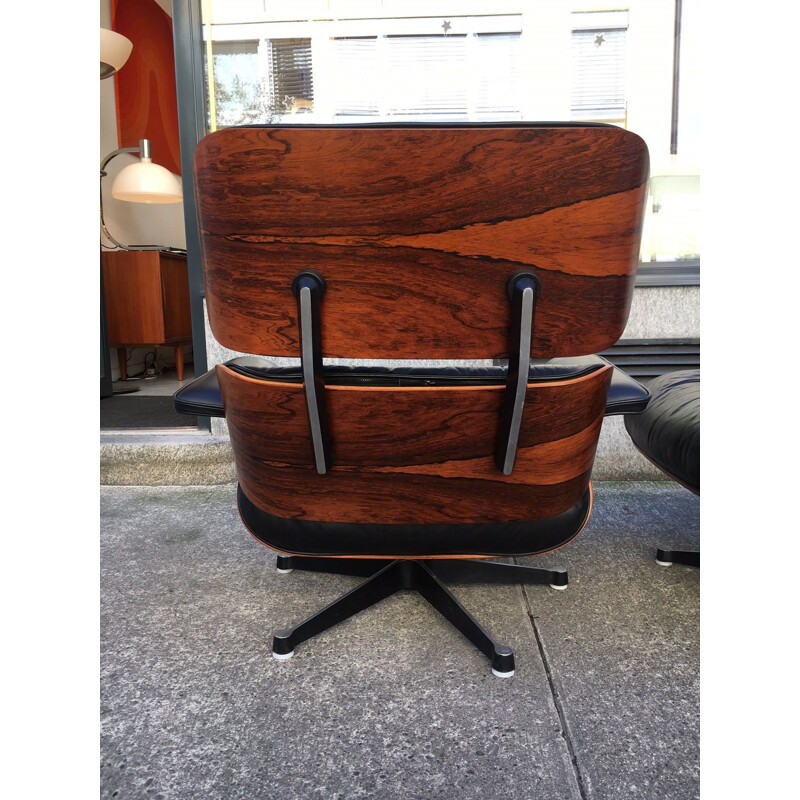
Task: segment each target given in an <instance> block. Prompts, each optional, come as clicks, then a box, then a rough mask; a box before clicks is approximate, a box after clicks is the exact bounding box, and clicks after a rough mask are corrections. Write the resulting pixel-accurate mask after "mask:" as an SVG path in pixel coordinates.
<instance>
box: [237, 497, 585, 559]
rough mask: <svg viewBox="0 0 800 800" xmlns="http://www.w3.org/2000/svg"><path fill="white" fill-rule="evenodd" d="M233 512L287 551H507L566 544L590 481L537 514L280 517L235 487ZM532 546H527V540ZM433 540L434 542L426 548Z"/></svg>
mask: <svg viewBox="0 0 800 800" xmlns="http://www.w3.org/2000/svg"><path fill="white" fill-rule="evenodd" d="M238 502H239V513H240V515H241V517H242V521H243V522H244V524H245V525H246V526H247V529H248V530H249V531H250V533H252V534H253V536H255V537H256V538H257V539H259V540H260V541H262V542H263V543H264V544H266V545H268V546H269V547H272V548H274V549H276V550H280V551H282V552H284V553H290V554H292V555H299V556H303V555H312V556H350V555H361V554H363V553H369V554H370V557H374V558H380V557H382V556H385V557H395V556H401V557H402V556H409V557H414V556H420V555H421V554H424V556H425V557H426V558H429V557H431V556H447V555H461V554H464V553H468V554H470V555H476V556H477V555H480V556H509V555H516V556H519V555H531V556H532V555H537V554H539V553H547V552H549V551H550V550H554V549H556V548H557V547H561V546H562V545H565V544H567V542H569V541H571V540H572V539H574V538H575V537H576V536H577V535H578V534H579V533H580V532H581V530H582V529H583V526H584V525H585V523H586V520H587V519H588V518H589V513H590V511H591V507H592V490H591V487H590V488H589V489H587V490H586V492H585V494H584V495H583V497H582V498H581V500H580V501H579V502H578V503H576V504H575V505H574V506H573V507H572V508H570V509H568V510H567V511H565V512H563V513H562V514H559V515H558V516H556V517H550V518H548V519H542V520H525V521H522V522H490V523H489V522H486V523H459V524H452V525H437V524H426V525H409V524H403V523H399V524H397V525H378V524H372V523H356V524H354V523H350V522H348V523H343V522H315V521H312V520H306V519H285V518H283V517H275V516H273V515H272V514H268V513H267V512H265V511H262V510H261V509H260V508H258V507H257V506H255V505H254V504H253V503H252V502H250V500H249V499H248V498H247V495H245V493H244V492H243V491H242V487H241V486H239V487H238ZM532 541H535V542H536V544H537V547H536V549H535V550H530V543H531V542H532ZM431 542H436V543H437V546H436V548H434V549H432V548H431Z"/></svg>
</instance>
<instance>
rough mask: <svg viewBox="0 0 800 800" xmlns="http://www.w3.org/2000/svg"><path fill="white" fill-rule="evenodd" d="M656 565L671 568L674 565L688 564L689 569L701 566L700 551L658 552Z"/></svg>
mask: <svg viewBox="0 0 800 800" xmlns="http://www.w3.org/2000/svg"><path fill="white" fill-rule="evenodd" d="M656 564H658V566H659V567H671V566H672V565H673V564H686V566H688V567H699V566H700V551H699V550H662V549H661V548H660V547H659V548H658V550H656Z"/></svg>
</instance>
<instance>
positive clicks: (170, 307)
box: [101, 250, 192, 380]
mask: <svg viewBox="0 0 800 800" xmlns="http://www.w3.org/2000/svg"><path fill="white" fill-rule="evenodd" d="M101 261H102V267H103V285H104V290H105V299H106V316H107V319H108V340H109V343H110V344H111V346H112V347H116V348H117V352H118V361H119V368H120V377H121V378H122V379H123V380H125V378H126V376H127V375H126V369H125V362H126V350H127V348H129V347H143V346H148V345H165V346H169V347H174V348H175V364H176V368H177V372H178V380H183V345H184V344H189V343H191V341H192V316H191V310H190V305H189V273H188V268H187V263H186V256H184V255H180V254H177V253H164V252H161V251H158V250H118V251H113V252H107V253H103V254H102V259H101Z"/></svg>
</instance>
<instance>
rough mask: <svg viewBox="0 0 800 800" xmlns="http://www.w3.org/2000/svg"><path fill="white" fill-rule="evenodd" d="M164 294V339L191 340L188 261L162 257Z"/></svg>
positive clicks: (175, 257) (169, 256)
mask: <svg viewBox="0 0 800 800" xmlns="http://www.w3.org/2000/svg"><path fill="white" fill-rule="evenodd" d="M161 282H162V287H163V293H164V337H165V340H166V341H171V340H174V339H181V340H185V339H186V338H187V336H188V337H189V338H191V332H192V312H191V309H190V305H189V271H188V269H187V266H186V259H185V258H184V257H180V256H172V255H167V254H164V253H162V255H161Z"/></svg>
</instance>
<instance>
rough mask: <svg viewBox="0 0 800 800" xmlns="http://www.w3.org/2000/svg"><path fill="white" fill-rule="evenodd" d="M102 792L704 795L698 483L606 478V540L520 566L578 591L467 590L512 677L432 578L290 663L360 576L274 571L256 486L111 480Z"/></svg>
mask: <svg viewBox="0 0 800 800" xmlns="http://www.w3.org/2000/svg"><path fill="white" fill-rule="evenodd" d="M101 499H102V530H101V535H102V540H101V546H102V565H101V566H102V571H101V579H102V598H101V609H102V620H101V622H102V661H101V690H102V698H101V723H102V724H101V764H102V765H101V797H103V798H118V799H119V800H123V799H124V798H165V799H166V798H170V799H171V798H203V800H210V799H211V798H220V799H223V798H224V799H225V800H233V798H248V800H258V799H260V798H277V799H278V800H282V799H283V798H286V799H287V800H294V798H302V799H303V800H305V798H325V800H344V798H348V799H349V798H378V799H379V800H384V798H385V799H386V800H390V799H393V798H397V799H398V800H400V799H401V798H402V800H411V799H412V798H416V799H419V800H423V799H424V800H434V799H435V798H436V799H442V800H444V799H445V798H448V799H449V798H453V800H456V799H458V800H471V799H473V798H479V797H480V798H482V799H483V800H493V799H494V798H511V799H512V800H528V799H530V800H533V799H534V798H536V800H551V799H552V800H556V799H558V800H564V799H569V800H589V799H590V798H592V799H593V798H608V799H609V800H612V798H613V800H619V799H620V798H637V799H638V800H649V799H650V798H674V800H687V799H688V798H695V797H699V696H698V695H699V580H700V573H699V571H698V570H696V569H692V568H690V567H683V566H680V565H677V564H676V565H674V566H672V567H669V568H662V567H658V566H657V565H656V564H655V563H654V560H653V556H654V552H655V548H656V547H657V546H659V545H660V546H665V547H670V548H680V547H685V548H696V547H697V546H698V544H699V533H698V530H699V500H698V498H696V497H694V496H693V495H692V494H690V493H689V492H687V491H686V490H684V489H682V488H680V487H678V486H676V485H675V484H669V483H626V484H603V483H599V484H595V511H594V515H593V517H592V520H591V521H590V523H589V525H588V526H587V528H586V530H585V531H584V532H583V534H582V535H581V536H580V537H578V539H577V540H576V541H575V542H573V543H572V544H571V545H569V546H568V547H566V548H564V549H563V550H561V551H560V552H558V553H554V554H551V555H547V556H542V557H541V558H538V559H527V560H521V561H522V562H529V563H533V564H536V565H537V566H565V567H567V568H568V569H569V574H570V586H569V588H568V589H567V590H566V591H565V592H555V591H552V590H551V589H549V588H547V587H543V586H533V587H526V588H522V587H519V586H509V587H503V586H456V587H452V589H453V591H454V593H455V594H456V595H457V596H458V597H459V599H460V600H462V602H463V603H464V604H465V605H466V607H467V608H468V609H469V610H470V611H471V612H472V613H474V614H475V616H476V617H477V618H478V619H479V620H480V621H481V623H482V624H483V625H484V626H485V627H486V628H488V629H489V630H490V631H491V632H492V633H493V634H494V635H495V636H496V638H497V639H498V640H499V641H500V642H502V643H504V644H507V645H510V646H511V647H513V648H514V651H515V654H516V665H517V672H516V675H515V676H514V677H513V678H510V679H506V680H503V679H499V678H495V677H493V676H492V674H491V672H490V668H489V662H488V660H487V659H486V658H484V656H482V655H481V654H480V653H478V651H477V650H475V649H474V648H473V647H472V646H471V645H470V644H469V643H468V642H467V641H466V640H465V639H464V638H463V637H462V636H461V635H460V634H459V633H457V632H456V631H455V630H454V629H453V628H451V627H450V626H449V624H448V623H447V622H445V621H444V620H443V619H442V618H441V617H439V616H438V615H437V614H436V612H435V611H433V610H432V609H431V608H430V607H429V606H427V604H426V603H425V601H424V600H422V599H421V598H420V597H419V596H417V595H415V594H412V593H402V594H400V595H396V596H394V597H392V598H390V599H389V600H387V601H385V602H383V603H381V604H380V605H378V606H376V607H373V608H371V609H369V610H368V611H366V612H364V613H362V614H360V615H359V616H357V617H355V618H353V619H351V620H349V621H347V622H345V623H343V624H342V625H340V626H338V627H337V628H333V629H332V630H330V631H328V632H326V633H324V634H321V635H320V636H318V637H317V638H315V639H312V640H310V641H309V642H307V643H305V644H303V645H300V646H299V647H298V648H297V651H296V654H295V656H294V658H292V659H290V660H288V661H276V660H274V659H273V658H272V657H271V654H270V653H271V634H272V632H273V630H275V629H277V628H281V627H285V626H287V625H290V624H294V623H296V622H299V621H300V620H301V619H302V618H304V617H305V616H307V615H308V614H310V613H312V612H313V611H315V610H317V609H319V608H320V607H321V606H323V605H324V604H326V603H327V602H330V601H331V600H333V599H335V598H336V597H337V596H339V595H340V594H342V593H343V592H345V591H347V590H349V588H351V587H352V586H354V585H356V584H357V582H358V581H359V579H357V578H348V577H342V576H333V575H322V574H315V573H303V572H298V571H295V572H293V573H291V574H289V575H278V574H277V573H276V572H275V568H274V565H275V558H274V554H273V553H272V552H271V551H270V550H268V549H267V548H265V547H263V546H262V545H260V544H259V543H258V542H256V541H255V540H254V539H252V538H251V537H250V536H249V535H248V534H247V533H246V531H245V530H244V528H243V527H242V525H241V523H240V521H239V519H238V515H237V513H236V510H235V487H233V486H215V487H210V486H204V487H130V486H126V487H123V486H105V487H102V489H101Z"/></svg>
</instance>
